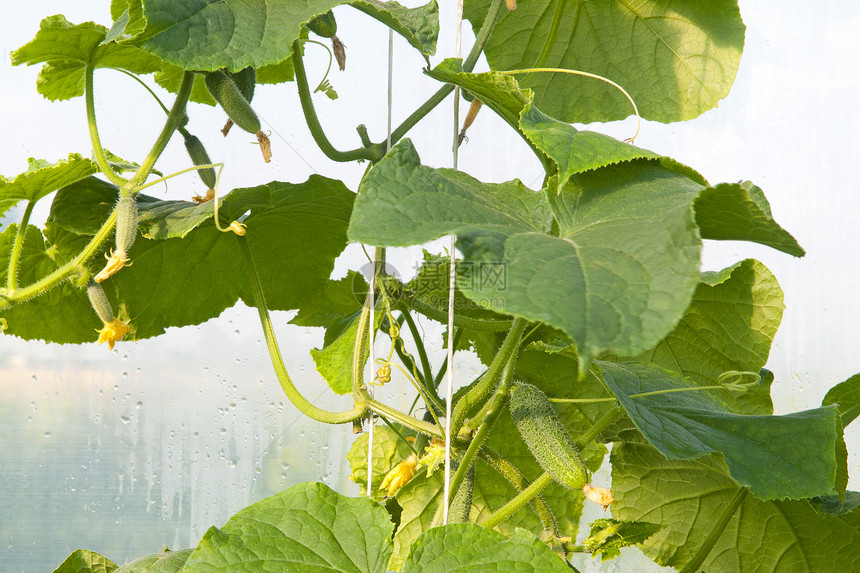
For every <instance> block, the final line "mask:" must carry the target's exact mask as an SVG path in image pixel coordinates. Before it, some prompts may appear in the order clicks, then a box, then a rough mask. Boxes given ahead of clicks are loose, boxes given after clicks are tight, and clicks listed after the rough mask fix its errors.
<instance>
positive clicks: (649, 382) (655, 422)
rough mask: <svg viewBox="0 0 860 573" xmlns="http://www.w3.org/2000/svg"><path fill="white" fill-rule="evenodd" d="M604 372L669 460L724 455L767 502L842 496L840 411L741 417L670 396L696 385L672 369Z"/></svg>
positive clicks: (704, 398) (632, 367)
mask: <svg viewBox="0 0 860 573" xmlns="http://www.w3.org/2000/svg"><path fill="white" fill-rule="evenodd" d="M600 368H601V369H602V370H603V380H604V382H605V383H606V385H607V386H608V387H609V389H610V390H611V391H612V392H613V393H614V394H615V396H616V398H617V399H618V402H619V403H620V404H621V405H622V406H623V407H624V409H625V410H626V411H627V415H628V416H630V418H631V419H632V420H633V423H634V424H635V425H636V427H637V428H638V429H639V431H640V432H642V434H643V435H644V436H645V438H646V439H647V440H648V441H649V442H650V443H651V444H653V445H654V446H655V447H656V448H657V449H658V450H659V451H660V452H661V453H662V454H663V455H665V456H666V457H667V458H669V459H671V460H678V459H680V460H689V459H694V458H699V457H702V456H705V455H707V454H710V453H713V452H719V453H721V454H723V456H724V457H725V463H726V465H727V467H728V469H729V472H730V473H731V475H732V477H733V478H734V479H735V480H737V481H738V482H740V483H741V484H743V485H746V486H749V488H750V492H751V493H752V494H753V495H754V496H756V497H757V498H759V499H763V500H770V499H783V498H791V499H802V498H807V497H813V496H817V495H833V494H836V493H838V491H837V485H838V484H837V470H838V466H839V461H838V459H837V444H838V443H839V441H841V440H842V432H841V430H842V426H841V424H840V422H839V416H838V412H837V410H836V408H835V407H834V406H827V407H823V408H818V409H815V410H806V411H804V412H797V413H794V414H788V415H784V416H741V415H737V414H734V413H732V412H730V411H729V410H728V408H727V407H726V406H725V405H724V404H723V403H722V402H720V401H719V400H717V399H716V398H714V397H712V396H711V395H710V394H705V393H703V392H701V391H683V392H669V393H665V391H666V390H670V391H671V390H674V389H677V388H685V387H688V386H689V384H688V383H687V382H686V380H684V379H683V378H681V377H680V376H679V375H677V374H675V373H673V372H670V371H668V370H663V369H662V368H658V367H656V366H642V365H639V364H626V365H621V364H616V363H611V362H602V363H600ZM655 392H657V393H656V394H652V393H655ZM660 392H664V393H660ZM642 394H650V395H644V396H643V395H642ZM634 395H636V396H635V397H634Z"/></svg>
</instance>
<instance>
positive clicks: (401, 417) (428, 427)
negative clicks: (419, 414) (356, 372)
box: [365, 396, 445, 440]
mask: <svg viewBox="0 0 860 573" xmlns="http://www.w3.org/2000/svg"><path fill="white" fill-rule="evenodd" d="M365 403H366V405H367V408H368V409H369V410H371V411H372V412H373V413H374V414H377V415H379V416H384V417H386V418H388V419H390V420H394V421H396V422H398V423H400V424H402V425H404V426H406V427H407V428H412V429H413V430H415V431H416V432H421V433H422V434H427V435H428V436H431V437H433V438H438V439H440V440H442V439H444V437H445V436H444V434H443V433H442V430H441V429H440V428H439V426H436V425H435V424H431V423H430V422H425V421H424V420H419V419H418V418H414V417H412V416H410V415H409V414H404V413H403V412H401V411H399V410H397V409H395V408H392V407H391V406H388V405H387V404H383V403H382V402H378V401H376V400H374V399H373V398H370V397H369V396H368V397H367V398H366V401H365Z"/></svg>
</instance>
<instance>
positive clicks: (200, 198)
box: [191, 189, 215, 205]
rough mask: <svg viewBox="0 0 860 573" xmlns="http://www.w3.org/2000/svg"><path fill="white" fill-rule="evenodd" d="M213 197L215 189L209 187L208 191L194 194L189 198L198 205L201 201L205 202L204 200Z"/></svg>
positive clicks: (209, 199)
mask: <svg viewBox="0 0 860 573" xmlns="http://www.w3.org/2000/svg"><path fill="white" fill-rule="evenodd" d="M214 198H215V190H214V189H209V190H208V191H206V195H195V196H194V197H192V198H191V200H192V201H194V202H195V203H197V204H198V205H199V204H201V203H205V202H206V201H211V200H212V199H214Z"/></svg>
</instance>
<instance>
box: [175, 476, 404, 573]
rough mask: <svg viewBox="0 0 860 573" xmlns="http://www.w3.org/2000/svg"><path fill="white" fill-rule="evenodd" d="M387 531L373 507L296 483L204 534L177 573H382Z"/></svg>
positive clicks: (317, 485) (390, 527)
mask: <svg viewBox="0 0 860 573" xmlns="http://www.w3.org/2000/svg"><path fill="white" fill-rule="evenodd" d="M393 531H394V525H393V524H392V523H391V521H390V520H389V517H388V512H386V511H385V509H384V508H383V507H382V506H380V505H379V504H378V503H376V502H374V501H371V500H369V499H367V498H349V497H344V496H342V495H340V494H338V493H336V492H334V491H332V490H331V489H330V488H329V487H328V486H326V485H325V484H322V483H302V484H299V485H297V486H293V487H291V488H289V489H287V490H285V491H283V492H281V493H279V494H276V495H274V496H272V497H269V498H267V499H264V500H263V501H260V502H257V503H255V504H253V505H251V506H249V507H246V508H245V509H243V510H241V511H239V512H238V513H237V514H235V515H234V516H233V517H231V518H230V521H228V522H227V524H226V525H224V527H223V528H222V529H218V528H216V527H212V528H210V529H209V531H207V532H206V534H205V535H204V536H203V539H202V540H201V541H200V544H199V545H198V546H197V549H195V550H194V553H192V554H191V556H190V557H189V558H188V561H187V562H186V564H185V568H184V569H183V572H185V573H203V572H211V571H225V572H226V571H230V572H231V573H232V572H235V573H241V572H248V573H251V572H254V573H256V572H258V571H302V572H308V573H323V572H325V571H343V572H349V573H353V572H354V573H372V572H379V573H382V572H384V571H385V564H386V563H387V561H388V556H389V554H390V553H391V534H392V533H393Z"/></svg>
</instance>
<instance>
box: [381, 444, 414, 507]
mask: <svg viewBox="0 0 860 573" xmlns="http://www.w3.org/2000/svg"><path fill="white" fill-rule="evenodd" d="M417 464H418V457H417V456H416V455H415V454H412V455H410V456H409V457H408V458H406V459H405V460H403V461H402V462H400V463H399V464H397V465H396V466H394V467H393V468H391V470H390V471H389V472H388V473H387V474H385V479H383V480H382V485H380V486H379V489H380V490H383V489H386V488H387V489H388V493H387V494H386V495H387V496H388V497H391V496H392V495H394V492H395V491H397V490H398V489H400V488H401V487H403V486H404V485H406V484H407V483H409V480H411V479H412V475H413V474H414V473H415V466H416V465H417Z"/></svg>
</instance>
